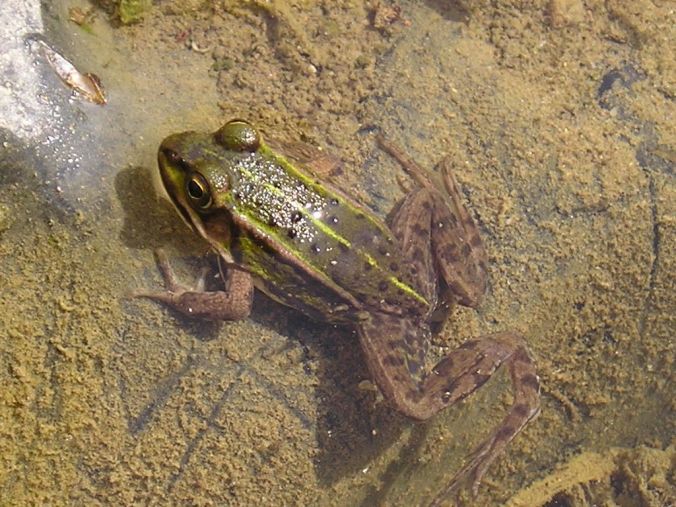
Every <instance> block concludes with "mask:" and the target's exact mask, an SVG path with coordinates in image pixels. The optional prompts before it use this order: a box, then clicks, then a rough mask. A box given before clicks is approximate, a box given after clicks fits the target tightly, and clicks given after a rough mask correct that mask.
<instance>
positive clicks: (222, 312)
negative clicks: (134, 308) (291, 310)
mask: <svg viewBox="0 0 676 507" xmlns="http://www.w3.org/2000/svg"><path fill="white" fill-rule="evenodd" d="M155 257H156V260H157V266H158V267H159V269H160V272H161V273H162V277H163V278H164V283H165V284H166V287H167V289H166V290H164V291H150V290H137V291H134V292H133V293H132V294H131V296H132V297H145V298H150V299H154V300H155V301H161V302H162V303H165V304H167V305H168V306H170V307H172V308H174V309H175V310H178V311H179V312H181V313H183V314H185V315H188V316H190V317H196V318H202V319H209V320H240V319H245V318H247V317H248V316H249V313H251V305H252V302H253V282H252V280H251V275H249V273H246V272H244V271H241V270H238V269H231V270H229V271H228V273H227V277H226V279H225V280H224V285H225V290H224V291H205V290H204V277H205V273H203V274H202V276H201V277H200V279H199V280H198V283H197V285H196V287H195V288H189V287H185V286H183V285H181V284H180V282H178V280H177V279H176V275H175V274H174V270H173V269H172V268H171V265H170V264H169V259H168V258H167V256H166V254H165V253H164V251H162V250H159V249H158V250H156V251H155Z"/></svg>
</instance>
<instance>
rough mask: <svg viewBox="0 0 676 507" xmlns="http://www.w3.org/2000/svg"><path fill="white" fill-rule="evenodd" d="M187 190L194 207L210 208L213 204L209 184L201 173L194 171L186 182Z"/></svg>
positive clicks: (203, 209) (200, 208)
mask: <svg viewBox="0 0 676 507" xmlns="http://www.w3.org/2000/svg"><path fill="white" fill-rule="evenodd" d="M185 192H186V195H187V196H188V199H189V200H190V204H191V205H192V207H193V208H195V209H197V210H201V211H205V210H208V209H209V208H210V207H211V205H212V204H213V199H212V198H211V191H210V190H209V184H208V183H207V180H205V179H204V176H202V175H201V174H199V173H193V174H192V175H191V176H190V177H189V178H188V179H187V180H186V182H185Z"/></svg>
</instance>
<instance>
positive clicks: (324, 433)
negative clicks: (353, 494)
mask: <svg viewBox="0 0 676 507" xmlns="http://www.w3.org/2000/svg"><path fill="white" fill-rule="evenodd" d="M262 299H265V300H266V302H262V301H261V304H260V305H259V307H258V309H257V310H256V312H258V311H261V312H263V313H264V314H265V315H266V317H264V318H262V319H261V320H259V322H261V323H264V325H269V326H270V327H273V328H275V330H276V331H277V332H279V333H280V334H283V335H284V336H289V337H290V339H291V340H296V341H297V342H299V343H300V344H301V346H302V347H303V348H304V349H305V350H307V353H306V354H305V355H304V358H303V361H304V362H306V366H304V369H305V370H306V371H312V374H314V375H315V376H316V377H317V379H318V382H317V386H316V388H315V399H316V403H317V410H316V422H315V424H316V431H315V434H316V438H317V448H318V450H319V454H318V455H317V457H316V459H315V469H316V472H317V477H318V479H319V482H320V484H321V485H322V486H324V487H330V486H332V485H334V484H335V483H336V482H338V481H340V480H341V479H344V478H346V477H354V476H355V475H357V474H361V473H364V472H365V471H367V470H368V469H369V468H370V467H371V465H372V464H373V463H374V461H376V460H378V458H379V456H381V455H382V454H383V453H384V452H385V451H386V450H387V449H388V448H390V447H391V446H392V445H394V444H395V443H396V442H397V441H398V440H399V439H400V437H401V433H402V432H403V430H404V429H405V428H407V427H410V426H411V425H412V424H415V423H413V422H412V421H410V420H409V419H407V418H406V417H404V416H402V415H400V414H398V413H397V412H396V411H394V410H393V409H391V408H390V407H389V406H388V405H387V403H386V402H385V400H384V399H383V398H382V396H381V395H380V393H379V392H378V391H377V388H376V387H375V385H373V384H371V382H370V381H369V379H370V375H369V372H368V368H367V367H366V364H365V361H364V358H363V355H362V352H361V349H360V346H359V343H358V338H357V336H356V333H354V332H351V330H350V328H348V327H346V326H330V325H327V324H323V323H317V322H314V321H312V320H310V319H309V318H307V317H305V316H303V315H302V314H300V313H298V312H296V311H294V310H289V309H287V308H284V307H282V306H281V305H279V304H277V303H274V302H272V301H270V300H268V299H267V298H265V296H262V297H261V298H259V301H260V300H262ZM269 305H272V306H274V307H277V309H278V311H281V312H287V313H288V312H292V313H293V316H292V317H290V318H289V319H288V321H287V325H286V328H285V329H280V328H279V327H278V326H277V325H275V323H274V322H270V321H269V319H270V316H271V315H274V309H273V308H272V307H271V306H269ZM272 318H273V319H274V317H272ZM254 320H258V318H257V317H254ZM277 322H279V320H277ZM310 357H314V358H316V359H315V360H314V361H315V368H311V364H310V361H311V359H309V358H310ZM426 428H427V425H425V424H422V425H415V427H414V430H413V432H412V434H411V435H410V437H409V440H408V442H407V443H406V444H404V446H403V447H402V448H401V451H400V456H399V457H400V458H401V459H395V460H393V461H392V462H391V463H390V464H389V465H388V467H387V468H386V470H385V471H384V473H383V474H382V476H381V477H380V479H381V483H382V484H384V486H383V487H381V488H380V489H378V490H376V489H373V490H372V491H369V492H368V494H367V495H366V500H365V501H364V503H363V504H364V505H373V504H374V502H375V503H379V502H378V501H376V500H377V499H379V498H382V497H383V495H384V494H385V493H386V490H387V489H389V487H390V485H391V484H392V483H393V482H394V481H395V478H396V477H398V476H399V474H400V473H401V470H400V469H401V468H402V467H407V466H408V465H409V464H410V463H412V460H410V457H411V456H414V455H416V454H417V452H416V450H417V448H418V447H419V446H421V445H422V443H423V440H424V439H423V438H422V437H423V436H424V434H425V433H426ZM389 479H392V480H389Z"/></svg>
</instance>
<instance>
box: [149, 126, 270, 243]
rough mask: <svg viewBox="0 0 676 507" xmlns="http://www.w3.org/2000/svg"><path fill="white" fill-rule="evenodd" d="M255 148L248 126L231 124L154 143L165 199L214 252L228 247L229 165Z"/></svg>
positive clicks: (257, 144) (256, 140)
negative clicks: (212, 131) (210, 130)
mask: <svg viewBox="0 0 676 507" xmlns="http://www.w3.org/2000/svg"><path fill="white" fill-rule="evenodd" d="M260 144H261V139H260V134H259V133H258V131H257V130H256V129H255V128H254V127H253V126H252V125H250V124H249V123H247V122H245V121H243V120H232V121H230V122H228V123H226V124H225V125H224V126H223V127H221V128H220V129H218V130H217V131H216V132H214V133H213V134H206V133H199V132H182V133H180V134H173V135H171V136H169V137H167V138H166V139H165V140H164V141H162V144H161V145H160V149H159V152H158V155H157V160H158V166H159V169H160V176H161V178H162V183H163V185H164V188H165V190H166V191H167V193H168V194H169V198H170V199H171V201H172V202H173V204H174V206H175V207H176V209H177V210H178V211H179V213H180V215H181V216H182V217H183V219H184V220H185V221H186V222H187V223H188V225H190V226H191V227H192V228H193V229H194V230H195V231H196V232H197V233H198V234H199V235H201V236H202V237H204V238H205V239H206V240H207V241H209V243H211V244H212V246H214V247H216V248H217V250H219V251H222V249H223V248H227V244H228V243H229V223H230V220H229V219H228V217H229V203H231V202H232V198H231V196H230V190H231V188H232V178H233V177H234V175H233V171H232V167H233V164H236V163H240V162H241V160H242V159H243V158H244V157H245V156H246V155H248V154H250V153H253V152H255V151H256V150H258V148H259V147H260ZM219 246H220V247H221V248H218V247H219Z"/></svg>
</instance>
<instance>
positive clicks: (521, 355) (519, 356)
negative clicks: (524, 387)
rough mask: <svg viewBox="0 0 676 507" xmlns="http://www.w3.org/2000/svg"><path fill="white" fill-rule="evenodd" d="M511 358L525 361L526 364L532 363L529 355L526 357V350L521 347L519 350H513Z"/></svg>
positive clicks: (520, 361)
mask: <svg viewBox="0 0 676 507" xmlns="http://www.w3.org/2000/svg"><path fill="white" fill-rule="evenodd" d="M512 360H513V361H514V362H517V363H526V364H530V363H532V361H531V359H530V357H528V352H526V351H525V350H524V349H523V348H520V349H519V350H517V351H516V352H514V355H513V356H512Z"/></svg>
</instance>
